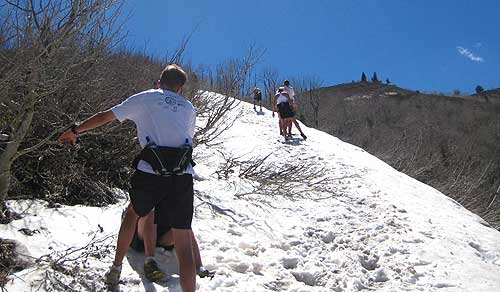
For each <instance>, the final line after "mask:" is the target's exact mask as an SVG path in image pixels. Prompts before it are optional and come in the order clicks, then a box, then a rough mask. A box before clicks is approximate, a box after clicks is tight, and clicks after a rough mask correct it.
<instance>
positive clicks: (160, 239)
mask: <svg viewBox="0 0 500 292" xmlns="http://www.w3.org/2000/svg"><path fill="white" fill-rule="evenodd" d="M167 215H168V214H164V213H157V214H156V217H155V220H150V219H149V218H139V221H138V223H137V227H136V228H135V233H134V238H133V239H132V242H131V243H130V247H131V248H133V249H134V250H135V251H137V252H144V250H145V246H144V230H146V229H147V228H154V229H155V232H156V246H158V247H162V248H164V249H165V250H168V251H172V250H173V249H174V247H175V245H174V237H173V233H172V228H171V227H170V226H168V225H167V224H165V221H167V220H162V219H164V217H168V216H167ZM157 219H158V220H157ZM153 221H158V224H156V223H155V222H153ZM190 233H191V243H192V249H193V256H194V262H195V266H196V274H198V276H199V277H200V278H205V277H213V276H214V275H215V272H213V271H209V270H207V269H206V268H205V267H204V266H203V262H202V261H201V255H200V249H199V247H198V242H197V241H196V237H195V236H194V233H193V231H192V230H191V232H190Z"/></svg>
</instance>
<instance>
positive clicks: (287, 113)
mask: <svg viewBox="0 0 500 292" xmlns="http://www.w3.org/2000/svg"><path fill="white" fill-rule="evenodd" d="M291 103H292V101H291V99H290V96H289V95H288V93H287V92H286V91H285V88H284V87H280V88H278V91H277V92H276V95H275V96H274V105H273V117H274V112H275V111H278V116H279V118H280V122H279V125H280V134H281V135H282V136H284V137H285V140H288V139H289V138H291V136H290V135H288V133H287V128H288V127H289V125H290V127H291V123H292V121H291V119H290V118H291V117H293V115H294V113H293V110H292V106H291Z"/></svg>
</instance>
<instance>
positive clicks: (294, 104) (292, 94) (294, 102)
mask: <svg viewBox="0 0 500 292" xmlns="http://www.w3.org/2000/svg"><path fill="white" fill-rule="evenodd" d="M283 87H284V88H285V91H286V92H288V95H289V96H290V99H291V104H292V110H293V113H294V114H293V117H291V118H290V119H291V122H292V123H293V124H294V125H295V127H296V128H297V129H298V130H299V132H300V136H302V139H304V140H306V139H307V136H306V135H305V134H304V132H302V129H301V128H300V125H299V122H298V121H297V119H296V118H295V114H296V113H297V110H298V108H297V105H298V102H297V98H296V95H295V90H294V89H293V87H292V86H291V85H290V81H288V80H285V81H284V82H283ZM292 123H290V126H289V128H288V135H290V136H291V135H292Z"/></svg>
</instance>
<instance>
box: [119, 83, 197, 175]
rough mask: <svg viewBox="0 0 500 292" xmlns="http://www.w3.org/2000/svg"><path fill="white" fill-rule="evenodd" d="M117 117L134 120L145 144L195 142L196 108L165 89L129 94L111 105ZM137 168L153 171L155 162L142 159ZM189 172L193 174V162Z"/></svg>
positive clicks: (177, 145) (172, 144) (169, 145)
mask: <svg viewBox="0 0 500 292" xmlns="http://www.w3.org/2000/svg"><path fill="white" fill-rule="evenodd" d="M111 110H112V111H113V114H114V115H115V117H116V118H117V119H118V120H119V121H120V122H123V121H124V120H127V119H128V120H132V121H134V123H135V125H136V127H137V136H138V138H139V144H141V147H143V148H144V146H145V145H146V144H147V143H148V139H149V142H154V143H155V144H156V145H158V146H166V147H180V146H181V145H182V144H184V143H185V142H186V139H187V141H188V143H189V144H192V143H193V137H194V131H195V123H196V109H195V107H194V106H193V105H192V104H191V103H190V102H189V101H188V100H187V99H185V98H184V97H182V96H180V95H178V94H176V93H174V92H171V91H168V90H164V89H151V90H147V91H144V92H141V93H138V94H135V95H132V96H131V97H129V98H127V99H126V100H125V101H124V102H122V103H120V104H118V105H116V106H114V107H113V108H111ZM137 169H139V170H141V171H144V172H148V173H153V174H154V171H153V169H152V168H151V166H150V165H149V164H148V163H147V162H145V161H143V160H141V161H139V164H138V166H137ZM185 173H188V174H193V173H194V171H193V168H192V167H191V165H189V166H188V169H187V170H186V171H185Z"/></svg>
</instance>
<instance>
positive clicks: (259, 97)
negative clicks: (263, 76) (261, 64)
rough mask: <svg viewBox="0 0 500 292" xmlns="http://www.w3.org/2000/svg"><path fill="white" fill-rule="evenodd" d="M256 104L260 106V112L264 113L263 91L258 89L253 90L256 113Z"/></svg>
mask: <svg viewBox="0 0 500 292" xmlns="http://www.w3.org/2000/svg"><path fill="white" fill-rule="evenodd" d="M256 104H259V106H260V111H262V91H261V90H260V88H258V87H254V89H253V110H254V111H256V110H257V108H256V106H255V105H256Z"/></svg>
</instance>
